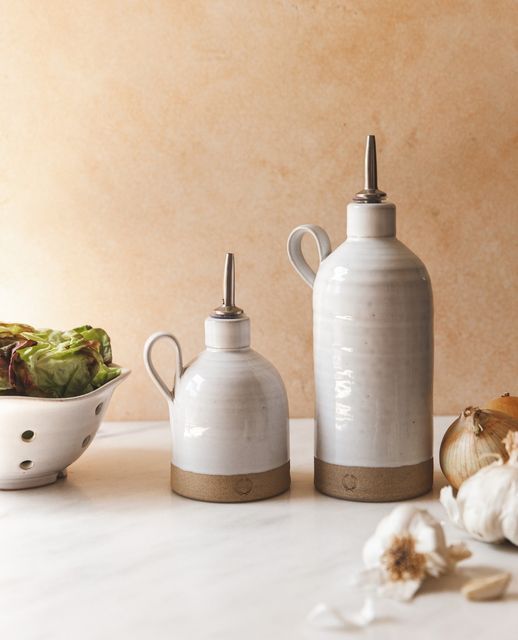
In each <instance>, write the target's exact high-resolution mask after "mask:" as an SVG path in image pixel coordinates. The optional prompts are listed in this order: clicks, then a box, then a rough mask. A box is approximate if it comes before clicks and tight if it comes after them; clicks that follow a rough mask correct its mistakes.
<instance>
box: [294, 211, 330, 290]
mask: <svg viewBox="0 0 518 640" xmlns="http://www.w3.org/2000/svg"><path fill="white" fill-rule="evenodd" d="M305 233H309V234H310V235H311V236H313V238H314V239H315V242H316V243H317V247H318V255H319V257H320V262H322V260H324V258H327V256H328V255H329V254H330V253H331V241H330V240H329V236H328V235H327V233H326V232H325V231H324V229H322V227H319V226H317V225H316V224H301V225H300V227H295V229H293V231H292V232H291V233H290V237H289V238H288V256H289V259H290V262H291V264H292V265H293V268H294V269H295V271H296V272H297V273H298V274H299V276H300V277H301V278H302V279H303V280H304V282H306V283H307V284H308V285H309V286H310V287H313V282H314V281H315V276H316V273H315V272H314V271H313V269H312V268H311V267H310V266H309V264H308V263H307V262H306V259H305V258H304V256H303V254H302V247H301V243H302V237H303V236H304V234H305Z"/></svg>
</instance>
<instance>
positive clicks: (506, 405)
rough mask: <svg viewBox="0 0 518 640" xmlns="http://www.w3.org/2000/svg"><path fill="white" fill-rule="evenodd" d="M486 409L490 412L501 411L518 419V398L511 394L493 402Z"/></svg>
mask: <svg viewBox="0 0 518 640" xmlns="http://www.w3.org/2000/svg"><path fill="white" fill-rule="evenodd" d="M484 408H485V409H489V410H490V411H501V412H502V413H505V414H506V415H508V416H511V417H512V418H518V398H517V397H516V396H512V395H510V394H509V393H504V394H503V395H502V396H500V397H499V398H495V399H494V400H491V402H488V403H487V405H486V406H485V407H484Z"/></svg>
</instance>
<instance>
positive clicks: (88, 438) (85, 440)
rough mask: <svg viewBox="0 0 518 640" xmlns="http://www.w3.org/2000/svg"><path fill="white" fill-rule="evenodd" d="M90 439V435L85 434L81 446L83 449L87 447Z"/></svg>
mask: <svg viewBox="0 0 518 640" xmlns="http://www.w3.org/2000/svg"><path fill="white" fill-rule="evenodd" d="M91 439H92V436H86V438H85V439H84V440H83V442H82V444H81V446H82V447H83V449H84V448H85V447H87V446H88V445H89V444H90V440H91Z"/></svg>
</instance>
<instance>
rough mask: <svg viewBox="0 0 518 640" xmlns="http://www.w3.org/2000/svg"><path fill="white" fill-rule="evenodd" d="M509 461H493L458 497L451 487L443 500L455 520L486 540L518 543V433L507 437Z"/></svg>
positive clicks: (463, 488) (457, 523)
mask: <svg viewBox="0 0 518 640" xmlns="http://www.w3.org/2000/svg"><path fill="white" fill-rule="evenodd" d="M506 446H507V448H508V452H509V460H508V461H507V462H504V461H503V459H500V460H499V461H498V462H493V464H490V465H488V466H486V467H484V468H483V469H480V471H477V473H476V474H475V475H473V476H471V477H470V478H468V479H467V480H466V481H465V482H463V484H462V485H461V487H460V489H459V492H458V494H457V499H455V498H454V497H453V491H452V488H451V487H443V488H442V489H441V494H440V501H441V504H442V505H443V506H444V508H445V509H446V511H447V513H448V516H449V517H450V519H451V521H452V522H453V523H454V524H456V525H457V526H458V527H460V528H462V529H465V530H466V531H467V532H468V533H470V534H471V535H472V536H473V537H474V538H476V539H477V540H481V541H483V542H495V543H498V542H504V541H505V540H509V541H510V542H512V543H513V544H514V545H516V546H518V433H510V434H509V435H508V436H507V438H506Z"/></svg>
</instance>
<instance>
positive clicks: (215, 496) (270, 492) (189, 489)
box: [171, 462, 290, 502]
mask: <svg viewBox="0 0 518 640" xmlns="http://www.w3.org/2000/svg"><path fill="white" fill-rule="evenodd" d="M171 488H172V490H173V491H174V492H175V493H178V494H180V495H181V496H185V497H186V498H192V499H193V500H205V501H206V502H251V501H252V500H264V499H265V498H272V497H273V496H277V495H279V494H280V493H284V491H287V490H288V489H289V488H290V463H289V462H286V464H283V465H282V466H280V467H277V468H276V469H270V471H263V472H262V473H247V474H239V475H231V476H221V475H210V474H205V473H193V472H192V471H184V470H183V469H180V467H176V466H175V465H174V464H172V465H171Z"/></svg>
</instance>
